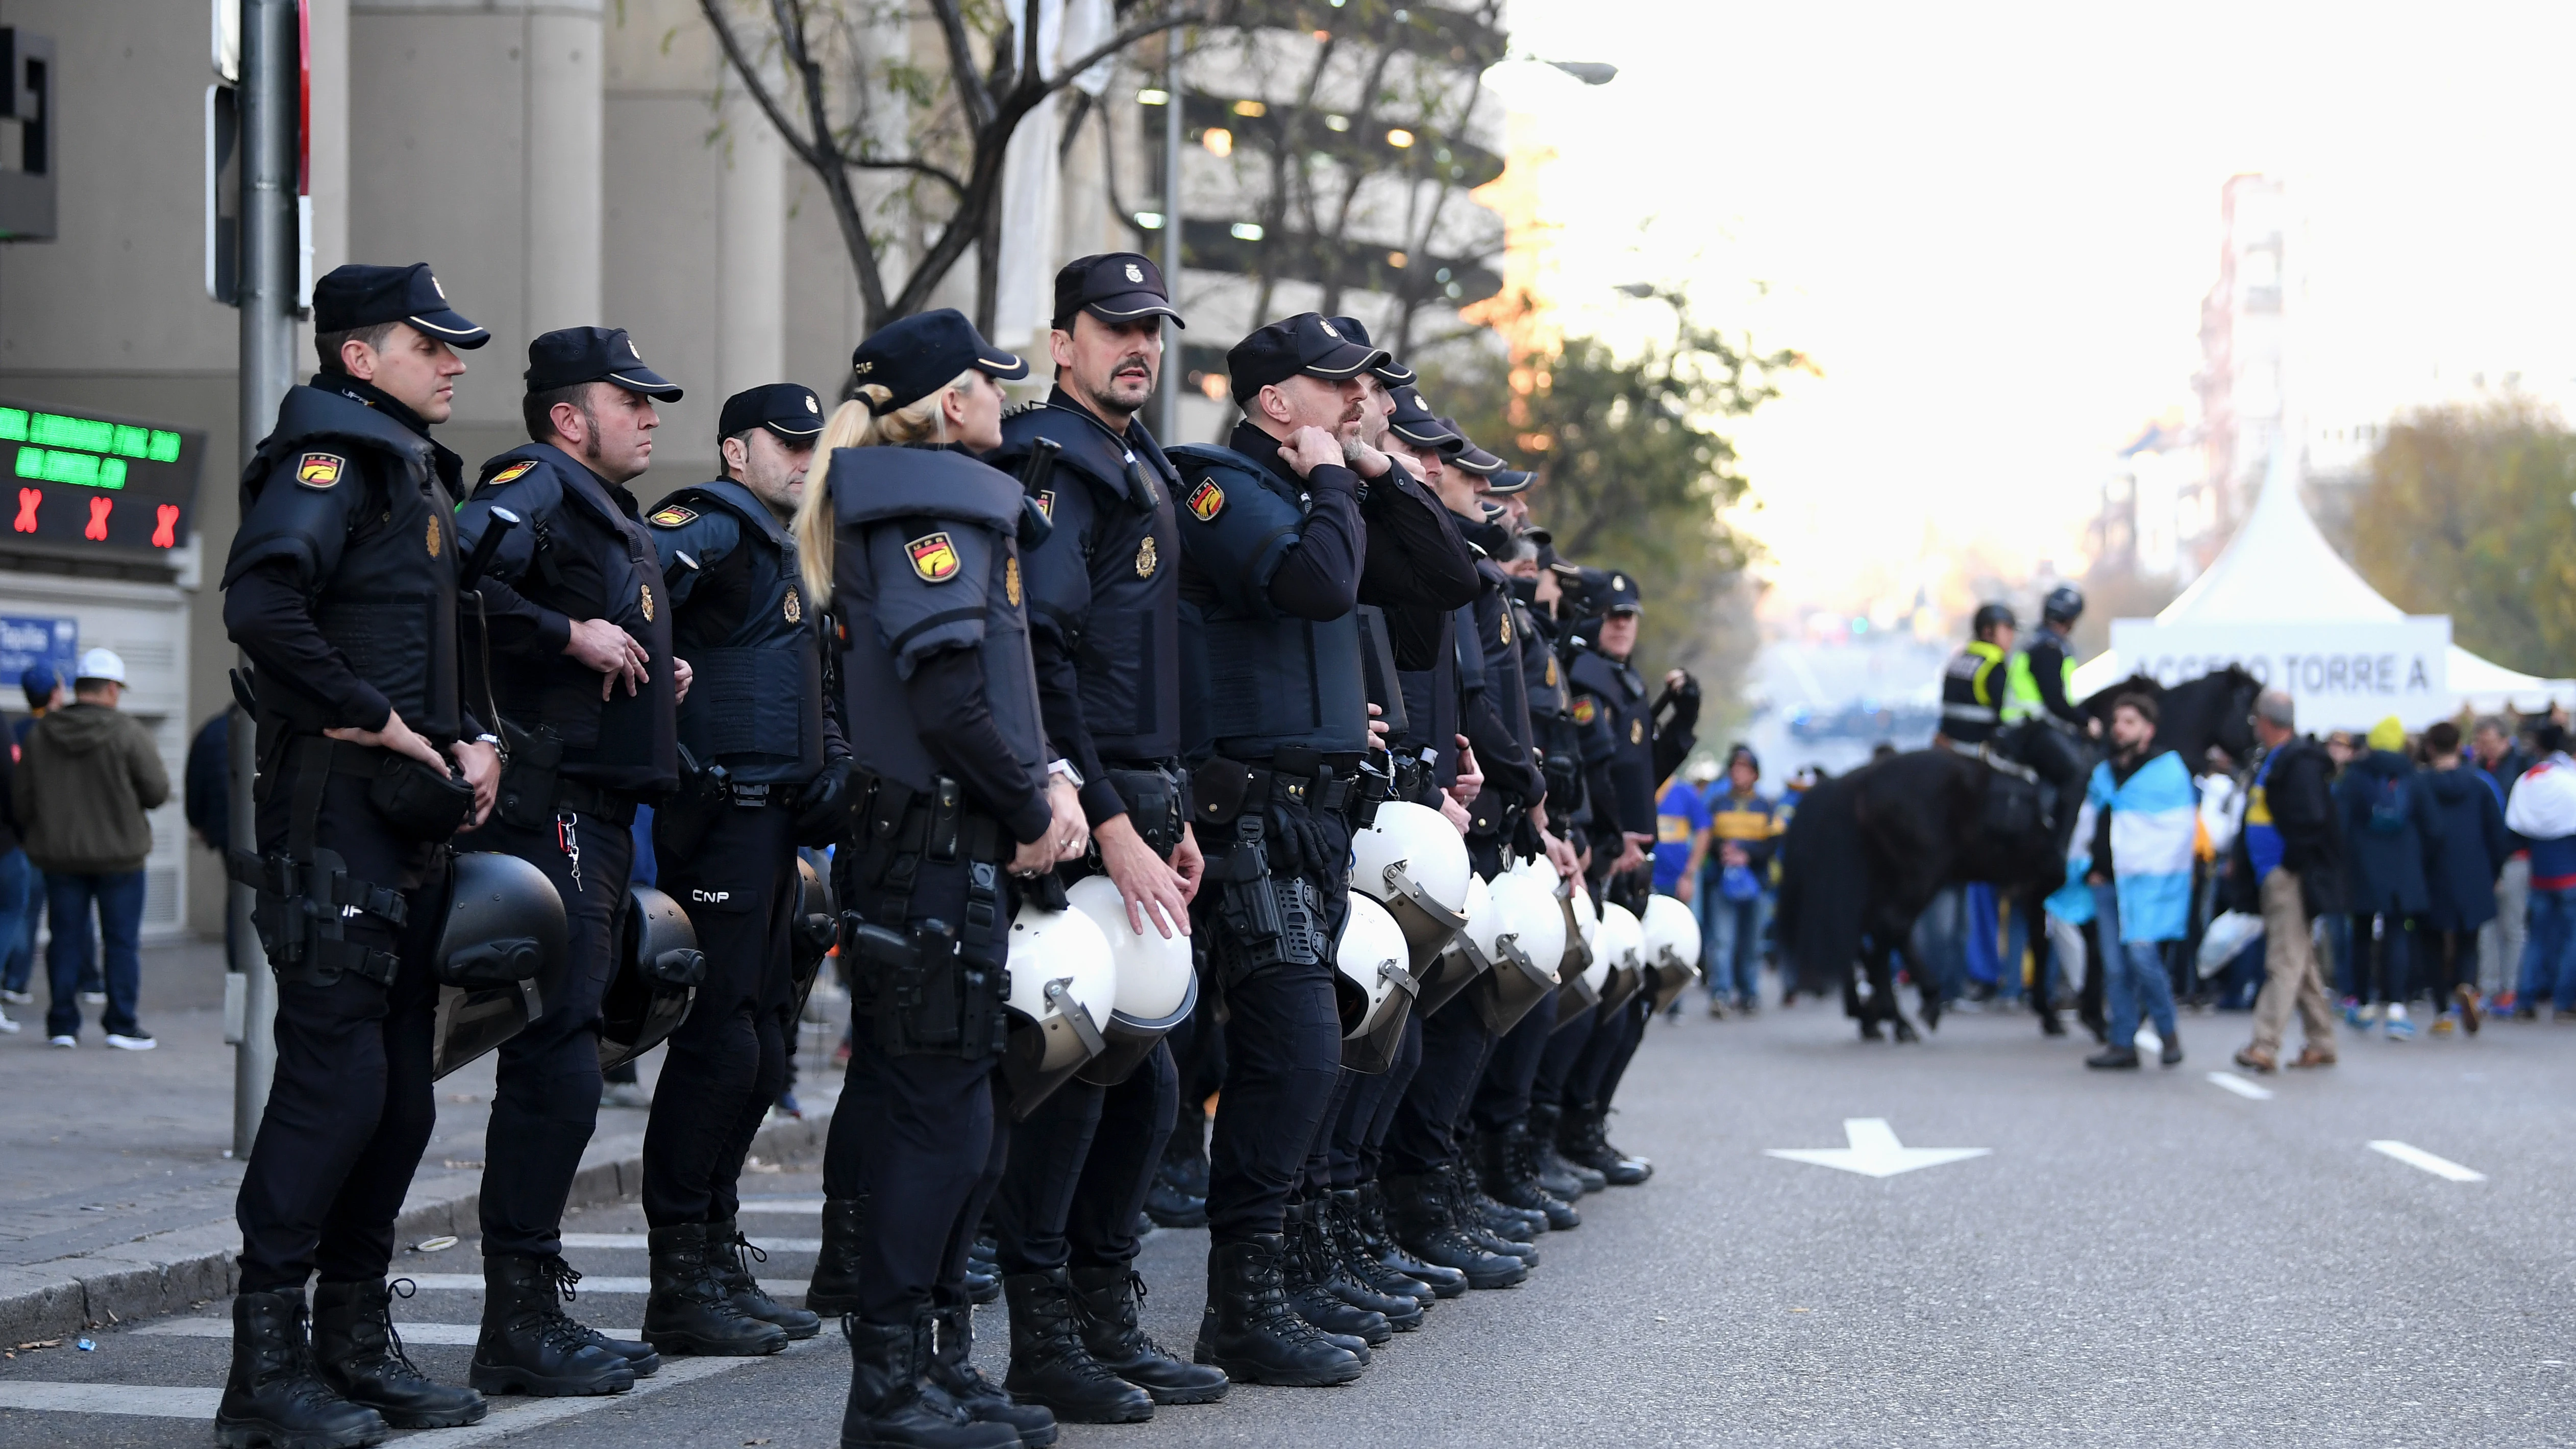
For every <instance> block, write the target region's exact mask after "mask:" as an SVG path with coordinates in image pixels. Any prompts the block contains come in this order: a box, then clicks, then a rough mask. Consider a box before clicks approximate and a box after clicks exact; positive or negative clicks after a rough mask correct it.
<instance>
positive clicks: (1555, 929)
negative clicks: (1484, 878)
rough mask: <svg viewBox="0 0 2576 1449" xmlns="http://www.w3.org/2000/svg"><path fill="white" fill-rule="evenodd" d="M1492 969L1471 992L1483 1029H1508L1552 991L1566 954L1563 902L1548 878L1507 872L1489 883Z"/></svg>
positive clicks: (1522, 872) (1500, 1030) (1499, 1033)
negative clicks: (1491, 911) (1492, 918)
mask: <svg viewBox="0 0 2576 1449" xmlns="http://www.w3.org/2000/svg"><path fill="white" fill-rule="evenodd" d="M1492 896H1493V907H1494V938H1493V939H1494V944H1493V959H1494V969H1493V970H1491V971H1488V972H1486V973H1485V974H1484V975H1483V976H1480V977H1478V978H1477V979H1476V983H1475V985H1474V988H1473V990H1472V992H1471V993H1470V994H1471V995H1472V996H1473V997H1474V999H1475V1002H1476V1014H1477V1015H1478V1016H1480V1017H1482V1018H1484V1022H1485V1029H1486V1030H1488V1031H1491V1032H1493V1033H1494V1034H1495V1035H1496V1036H1500V1035H1502V1034H1503V1033H1505V1032H1507V1031H1510V1030H1511V1029H1512V1028H1513V1027H1514V1026H1516V1025H1518V1024H1519V1023H1520V1019H1521V1018H1522V1017H1523V1016H1526V1015H1528V1014H1529V1010H1530V1008H1531V1007H1534V1006H1536V1005H1538V1004H1539V1003H1540V1002H1541V1001H1544V1000H1546V999H1547V994H1548V993H1549V992H1550V991H1553V990H1555V989H1556V965H1557V962H1559V961H1560V960H1562V959H1564V956H1565V903H1564V902H1563V901H1561V900H1559V899H1557V895H1556V892H1555V891H1554V890H1553V889H1552V888H1551V887H1550V886H1549V885H1548V883H1547V882H1545V881H1542V880H1540V879H1539V878H1538V877H1537V876H1536V875H1534V874H1532V873H1531V872H1528V871H1520V870H1515V871H1508V872H1506V873H1505V874H1503V875H1502V876H1501V877H1500V878H1499V879H1497V880H1496V881H1495V882H1494V883H1493V889H1492Z"/></svg>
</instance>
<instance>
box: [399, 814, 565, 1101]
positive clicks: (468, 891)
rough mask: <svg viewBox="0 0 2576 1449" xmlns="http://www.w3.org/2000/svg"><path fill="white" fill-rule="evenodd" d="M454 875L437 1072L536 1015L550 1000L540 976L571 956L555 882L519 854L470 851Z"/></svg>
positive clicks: (442, 935)
mask: <svg viewBox="0 0 2576 1449" xmlns="http://www.w3.org/2000/svg"><path fill="white" fill-rule="evenodd" d="M453 877H454V882H455V885H454V890H453V893H452V895H451V896H450V898H449V901H448V907H447V920H446V922H445V924H444V925H442V926H441V927H440V929H439V936H438V955H437V975H438V983H439V993H438V1010H437V1015H436V1017H435V1019H434V1025H433V1027H432V1038H431V1047H430V1075H431V1077H432V1078H437V1077H443V1076H446V1075H447V1074H448V1073H449V1072H452V1071H454V1070H456V1069H457V1068H458V1067H461V1066H464V1065H465V1064H466V1063H468V1062H470V1061H473V1060H474V1059H475V1058H476V1057H479V1056H481V1055H483V1054H484V1053H485V1052H488V1051H491V1050H492V1049H493V1048H495V1047H497V1046H499V1045H500V1044H501V1043H503V1042H505V1041H508V1040H509V1039H510V1038H512V1037H514V1036H517V1035H518V1034H519V1033H520V1031H522V1030H523V1029H525V1028H526V1026H527V1024H528V1023H529V1022H531V1021H533V1020H535V1019H536V1017H537V1016H538V1014H539V1013H540V1012H542V1011H543V1010H544V1001H545V998H544V996H543V994H542V993H541V992H540V991H539V990H538V987H537V977H538V976H539V975H540V974H542V973H543V972H544V971H545V970H546V969H547V968H548V967H552V966H556V965H557V964H558V963H560V962H562V961H563V959H564V952H565V942H566V941H567V940H568V939H569V937H568V934H567V930H566V924H565V918H564V906H563V897H562V896H560V895H558V894H556V892H555V886H554V882H553V881H550V880H548V879H546V873H545V872H544V871H541V870H539V869H537V868H536V867H535V866H533V865H530V864H528V863H527V862H526V861H524V860H521V859H519V858H518V857H517V856H515V855H502V854H499V853H497V852H494V851H484V850H473V851H465V852H463V853H461V854H459V855H458V856H457V857H456V864H455V866H454V870H453Z"/></svg>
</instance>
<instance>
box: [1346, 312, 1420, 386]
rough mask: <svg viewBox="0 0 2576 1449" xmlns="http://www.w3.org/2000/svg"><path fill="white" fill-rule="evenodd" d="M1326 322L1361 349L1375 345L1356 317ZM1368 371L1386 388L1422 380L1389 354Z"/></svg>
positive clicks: (1392, 354) (1365, 327)
mask: <svg viewBox="0 0 2576 1449" xmlns="http://www.w3.org/2000/svg"><path fill="white" fill-rule="evenodd" d="M1326 320H1328V321H1330V322H1331V323H1332V324H1333V330H1334V331H1336V332H1339V333H1341V334H1342V335H1343V336H1344V337H1347V338H1349V339H1351V340H1352V341H1353V342H1356V343H1358V344H1359V345H1361V346H1362V347H1374V346H1376V345H1377V344H1375V343H1373V342H1371V341H1369V335H1368V327H1367V325H1366V324H1364V323H1362V322H1361V321H1360V319H1358V318H1357V317H1332V318H1328V319H1326ZM1369 371H1370V372H1372V373H1375V374H1376V375H1377V380H1378V381H1380V382H1382V383H1385V384H1386V385H1387V386H1388V387H1402V386H1404V385H1405V384H1407V383H1412V382H1419V381H1421V380H1422V379H1421V378H1420V376H1419V375H1417V374H1416V373H1415V372H1414V370H1413V369H1412V368H1409V367H1407V366H1405V365H1404V364H1403V363H1401V362H1398V361H1396V360H1395V354H1394V353H1391V352H1390V353H1388V354H1387V355H1386V360H1385V361H1383V362H1380V363H1378V364H1376V365H1375V366H1372V367H1371V368H1370V369H1369Z"/></svg>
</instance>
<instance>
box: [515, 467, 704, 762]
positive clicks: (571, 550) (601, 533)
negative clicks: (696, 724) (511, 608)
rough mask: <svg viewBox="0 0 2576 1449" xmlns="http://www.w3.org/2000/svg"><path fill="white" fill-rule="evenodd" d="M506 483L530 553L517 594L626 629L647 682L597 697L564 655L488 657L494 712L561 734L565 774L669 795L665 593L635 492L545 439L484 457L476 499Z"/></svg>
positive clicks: (670, 706) (587, 672) (593, 675)
mask: <svg viewBox="0 0 2576 1449" xmlns="http://www.w3.org/2000/svg"><path fill="white" fill-rule="evenodd" d="M523 463H524V464H526V465H527V467H525V468H521V467H520V465H521V464H523ZM505 486H507V487H508V488H509V496H510V497H511V498H512V499H514V500H516V502H515V503H513V504H512V505H511V506H512V508H513V511H515V512H517V513H519V514H520V515H521V516H522V517H523V518H524V519H525V520H526V521H525V522H524V523H523V524H521V527H524V528H526V529H528V530H529V531H530V538H531V542H532V544H533V547H534V550H535V553H534V560H535V561H534V563H533V564H532V565H531V566H530V568H529V569H528V572H527V573H526V574H525V575H524V576H523V577H521V578H520V579H519V580H518V583H517V585H516V587H517V589H518V591H519V593H520V594H521V595H522V596H524V597H525V598H527V599H528V600H529V601H530V602H532V603H535V604H537V605H540V606H542V607H544V608H548V609H552V610H554V611H555V612H557V613H559V614H562V615H564V616H565V617H566V618H571V619H606V620H607V621H609V622H610V623H612V624H615V625H617V626H618V627H619V628H621V629H624V630H625V631H626V632H627V633H628V634H631V635H633V636H634V637H635V640H636V642H638V643H640V644H642V645H643V646H644V649H645V653H646V656H647V659H646V665H645V667H646V668H647V669H648V670H650V671H651V674H652V678H651V679H650V680H648V681H647V682H646V683H645V684H644V685H642V686H641V687H640V688H638V689H637V690H636V691H635V693H633V694H631V695H630V694H628V693H627V692H626V686H625V685H624V684H622V683H621V684H619V685H618V686H617V687H616V688H615V689H613V690H611V691H609V697H608V698H606V699H604V700H603V699H601V698H600V697H599V681H600V675H599V672H598V671H597V670H594V669H592V668H590V667H589V666H588V665H585V664H583V663H581V662H580V661H579V660H576V659H574V658H573V657H572V656H570V655H568V654H548V655H544V656H542V657H540V656H536V655H530V654H520V653H505V652H501V651H497V650H496V651H494V653H493V655H492V698H493V703H494V705H495V706H496V707H497V708H498V709H499V710H500V711H501V713H502V715H503V716H504V717H505V718H507V719H508V720H510V722H511V723H513V724H516V725H518V726H519V727H520V728H522V729H537V728H544V729H547V730H551V731H552V732H553V733H554V734H555V736H556V737H557V738H559V739H561V740H562V741H563V747H564V748H563V764H562V766H561V773H562V774H564V775H565V776H567V777H569V778H572V779H576V780H584V781H587V782H589V783H591V784H593V785H599V786H604V787H606V788H609V789H614V790H626V791H632V792H635V793H638V794H654V793H658V792H661V791H666V790H669V789H671V788H672V787H673V786H674V785H676V784H677V783H678V782H679V764H678V760H679V756H678V752H677V750H676V749H675V744H676V741H677V739H678V721H677V709H676V707H675V705H674V703H673V699H672V693H673V689H672V683H673V680H672V671H671V610H670V595H669V592H668V590H667V589H666V588H665V586H664V584H663V581H662V560H661V556H660V555H659V554H657V553H655V552H654V549H653V538H652V533H651V531H650V530H648V529H646V528H645V527H644V524H643V522H642V520H640V519H638V518H637V517H636V516H635V498H634V495H633V494H630V493H628V492H627V491H626V490H625V489H623V488H613V487H611V486H610V485H608V484H607V483H604V482H602V481H601V480H600V477H599V475H598V474H596V473H593V472H591V471H590V470H589V469H588V468H585V467H583V466H582V465H581V464H579V463H577V462H575V461H574V460H573V459H572V458H571V457H570V456H569V455H568V454H566V453H564V452H563V451H562V450H561V449H558V448H556V447H555V446H554V445H553V444H551V443H525V444H522V445H520V446H519V447H516V448H513V449H511V450H510V451H509V452H506V453H503V454H501V455H500V456H499V457H496V458H493V459H491V460H490V461H488V462H486V463H485V464H484V465H483V479H482V481H481V482H480V483H477V484H476V485H475V488H474V496H476V497H478V498H480V497H483V496H485V495H487V494H490V493H493V492H495V491H497V490H499V489H501V488H503V487H505ZM520 504H524V505H525V506H524V507H521V506H518V505H520Z"/></svg>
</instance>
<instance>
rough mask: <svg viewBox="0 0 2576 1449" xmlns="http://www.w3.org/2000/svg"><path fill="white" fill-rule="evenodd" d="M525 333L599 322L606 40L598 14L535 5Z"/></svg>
mask: <svg viewBox="0 0 2576 1449" xmlns="http://www.w3.org/2000/svg"><path fill="white" fill-rule="evenodd" d="M525 24H526V46H527V84H526V85H525V86H524V87H523V88H522V89H521V91H520V97H521V103H522V104H523V105H524V106H525V107H526V113H527V118H528V120H527V126H528V129H527V135H528V164H527V172H526V175H527V198H526V200H527V210H526V213H525V214H526V231H525V235H526V238H527V252H526V264H525V265H526V270H525V272H524V274H523V275H524V276H525V279H526V280H525V283H524V285H525V288H526V292H525V296H526V299H527V300H526V308H527V311H526V316H527V327H528V332H529V335H531V336H533V335H535V334H537V333H540V332H550V331H553V330H554V329H556V328H558V327H580V326H588V325H592V324H595V323H598V322H599V321H600V273H601V266H600V242H601V236H602V230H601V217H600V212H601V208H602V206H603V204H604V202H603V198H602V193H601V180H600V178H601V173H602V169H603V161H604V154H603V152H604V146H605V141H606V129H607V123H606V111H605V108H604V104H603V99H602V92H601V77H602V75H603V74H604V68H603V63H602V62H603V59H604V56H605V53H606V37H605V36H604V35H603V34H602V33H601V28H600V11H599V8H598V6H597V5H596V4H595V3H594V4H591V5H589V6H585V7H575V6H564V7H555V6H545V7H531V8H530V10H529V12H528V14H527V17H526V22H525Z"/></svg>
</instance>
